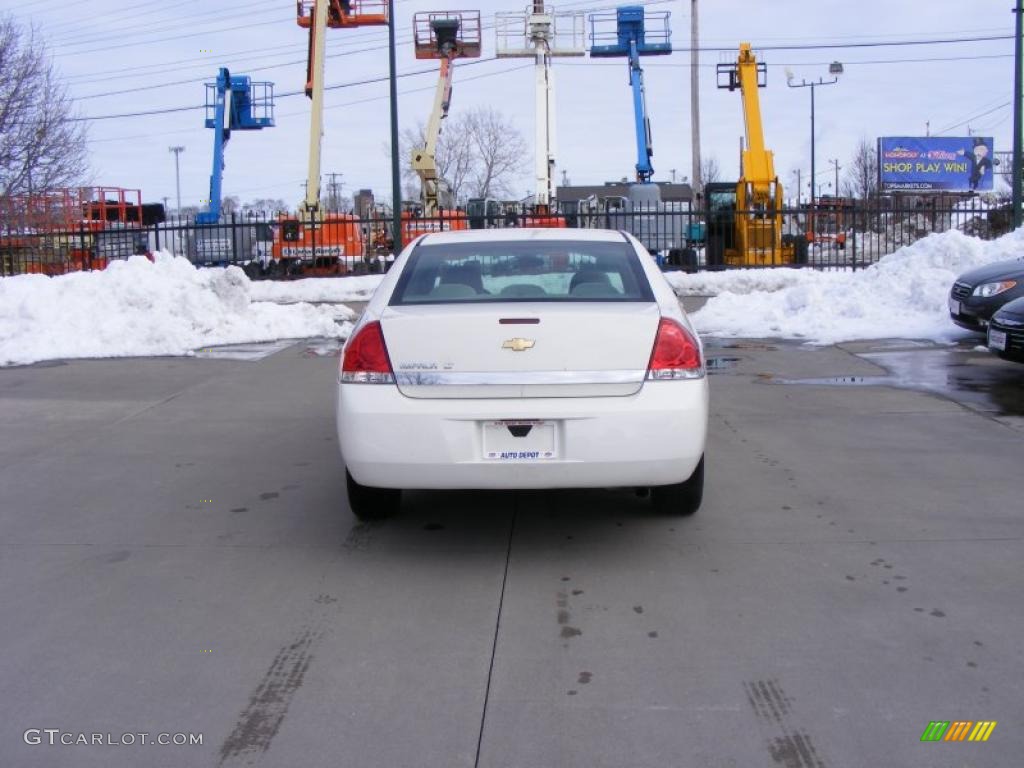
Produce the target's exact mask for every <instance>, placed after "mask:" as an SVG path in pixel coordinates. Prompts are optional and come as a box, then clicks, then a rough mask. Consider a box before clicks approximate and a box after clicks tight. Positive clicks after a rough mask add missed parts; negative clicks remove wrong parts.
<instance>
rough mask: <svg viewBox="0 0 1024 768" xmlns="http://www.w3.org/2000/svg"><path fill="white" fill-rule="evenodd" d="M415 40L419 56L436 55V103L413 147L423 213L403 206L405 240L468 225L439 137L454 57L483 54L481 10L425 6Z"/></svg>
mask: <svg viewBox="0 0 1024 768" xmlns="http://www.w3.org/2000/svg"><path fill="white" fill-rule="evenodd" d="M412 25H413V45H414V46H415V49H416V58H417V59H438V60H440V67H439V69H438V76H437V87H436V88H435V90H434V106H433V109H432V110H431V112H430V120H429V121H428V122H427V129H426V132H425V134H424V137H423V144H421V145H419V146H416V147H413V150H412V158H411V163H412V168H413V170H414V171H416V175H417V176H419V178H420V186H421V189H422V192H421V194H422V209H421V210H422V217H423V219H426V220H421V219H419V218H418V217H417V216H416V215H415V213H414V212H412V211H408V210H407V211H404V212H403V213H402V218H403V220H404V223H403V224H402V241H403V242H409V240H411V239H412V238H414V237H416V236H417V235H420V234H423V233H424V232H434V231H438V230H442V229H467V228H468V226H469V224H468V221H467V219H466V214H465V213H464V212H462V211H458V210H455V201H454V200H452V199H451V198H452V196H451V191H450V189H449V187H448V183H447V182H446V181H445V180H444V179H443V178H441V177H440V176H439V175H438V172H437V158H436V152H437V140H438V139H439V138H440V136H441V121H442V120H444V119H445V118H446V117H448V108H449V107H450V106H451V99H452V76H453V74H454V72H453V69H454V63H455V60H456V59H463V58H476V57H478V56H479V55H480V12H479V11H426V12H420V13H416V14H415V15H414V16H413V22H412Z"/></svg>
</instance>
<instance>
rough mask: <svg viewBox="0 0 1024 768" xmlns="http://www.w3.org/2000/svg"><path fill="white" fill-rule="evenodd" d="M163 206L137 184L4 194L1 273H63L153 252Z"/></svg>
mask: <svg viewBox="0 0 1024 768" xmlns="http://www.w3.org/2000/svg"><path fill="white" fill-rule="evenodd" d="M163 220H164V210H163V206H162V205H159V204H143V203H142V193H141V192H140V191H139V190H137V189H122V188H121V187H76V188H66V189H56V190H50V191H45V192H40V193H34V194H31V195H9V196H3V197H0V274H22V273H26V272H27V273H37V274H44V275H61V274H65V273H67V272H77V271H81V270H87V269H103V268H104V267H106V266H107V265H108V264H109V263H110V262H111V261H113V260H117V259H126V258H128V257H129V256H133V255H147V256H149V255H150V251H149V240H148V235H147V233H146V231H145V229H144V227H145V226H148V225H150V224H154V223H157V222H161V221H163Z"/></svg>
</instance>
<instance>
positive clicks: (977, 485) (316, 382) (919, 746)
mask: <svg viewBox="0 0 1024 768" xmlns="http://www.w3.org/2000/svg"><path fill="white" fill-rule="evenodd" d="M307 346H308V345H306V344H297V345H295V346H292V347H289V348H287V349H284V350H283V351H279V352H277V353H276V354H272V355H270V356H269V357H266V358H264V359H261V360H256V361H252V362H247V361H239V360H230V359H226V360H225V359H176V358H167V359H144V360H122V361H81V362H73V363H69V364H67V365H50V366H40V367H29V368H20V369H7V370H0V433H2V435H3V439H2V440H0V488H2V498H3V502H2V504H0V534H2V536H0V608H2V611H3V614H2V615H3V616H4V621H3V622H0V648H3V650H4V653H3V654H2V655H0V679H2V680H3V681H4V682H3V691H4V695H3V696H2V697H0V719H2V721H3V725H2V726H0V764H3V765H16V766H64V765H67V766H71V765H74V766H122V765H123V766H136V765H152V766H185V765H188V766H192V765H197V766H240V765H260V766H283V765H302V766H332V767H334V766H359V767H360V768H363V767H367V768H371V767H373V766H381V768H385V767H386V768H401V767H404V766H409V767H410V768H411V767H412V766H416V767H418V768H419V767H422V766H439V767H441V766H443V767H444V768H449V767H451V766H467V767H468V766H488V767H495V768H498V767H504V766H508V767H509V768H512V767H513V766H514V767H516V768H535V767H538V766H559V767H561V766H580V767H581V768H582V767H583V766H587V768H594V767H603V766H608V767H609V768H611V767H612V766H615V767H616V768H619V767H621V766H643V767H644V768H647V767H648V766H650V767H651V768H654V767H655V766H657V768H663V767H664V766H668V765H672V766H708V767H714V768H720V767H724V766H736V767H741V768H745V767H746V766H783V767H784V768H821V766H828V767H839V766H869V765H892V766H922V768H925V767H927V768H939V767H943V766H962V765H976V766H1010V765H1015V764H1017V762H1019V754H1020V753H1021V751H1022V750H1024V736H1022V731H1021V719H1022V717H1021V716H1022V715H1024V706H1022V704H1021V702H1022V701H1024V678H1022V677H1021V675H1020V669H1021V663H1022V661H1024V658H1022V657H1024V646H1022V641H1021V638H1022V637H1024V619H1022V615H1021V614H1022V609H1021V605H1022V603H1021V600H1020V595H1021V587H1022V584H1024V575H1022V572H1021V569H1020V563H1021V562H1022V560H1024V547H1022V544H1021V535H1022V531H1024V523H1022V519H1021V509H1020V507H1021V505H1020V501H1019V491H1018V484H1019V481H1018V479H1017V478H1018V475H1019V467H1020V457H1021V434H1020V431H1019V429H1018V428H1016V426H1015V425H1014V424H1012V423H1004V422H1003V421H1000V420H998V419H995V418H992V417H991V415H990V414H987V413H985V412H981V411H978V410H971V409H970V408H965V407H962V406H961V405H959V404H957V403H956V402H953V401H951V400H950V399H947V398H945V397H942V396H940V395H937V394H931V393H921V392H916V391H910V390H901V389H891V388H875V387H855V388H842V387H829V386H787V385H781V384H777V383H772V382H774V381H778V380H779V379H794V378H814V377H834V376H873V375H880V374H883V373H884V371H882V370H881V369H880V368H879V367H878V366H877V365H875V364H874V363H872V362H869V361H867V360H865V359H863V358H860V357H856V356H854V355H852V354H851V353H850V352H848V351H846V350H843V349H836V348H825V349H817V350H814V349H808V348H804V347H800V346H797V345H791V344H783V343H777V342H764V341H751V342H747V343H741V344H738V345H734V346H732V347H730V348H729V349H723V348H720V347H713V348H712V349H711V354H712V355H718V356H730V357H736V358H738V360H737V361H736V364H735V366H734V367H731V368H728V369H726V370H724V371H722V372H721V373H719V374H716V375H715V376H714V378H713V380H712V407H713V415H712V420H711V437H710V444H709V449H708V485H707V492H706V497H705V504H704V507H703V508H702V509H701V511H700V512H699V513H698V514H697V515H696V516H695V517H693V518H691V519H674V518H669V517H664V516H661V515H657V514H655V513H654V512H653V511H652V510H651V509H650V507H649V505H648V503H647V501H646V500H645V499H642V498H638V497H637V496H636V495H635V494H633V493H632V492H630V491H607V492H606V491H559V492H552V493H539V492H530V493H509V494H500V493H477V492H460V493H425V492H413V493H409V494H407V499H406V503H405V506H404V508H403V511H402V513H401V515H400V516H398V517H397V518H395V519H392V520H388V521H384V522H380V523H374V524H361V523H358V522H357V521H356V520H355V519H354V518H353V517H352V516H351V514H350V512H349V511H348V510H347V508H346V503H345V494H344V483H343V480H342V477H341V473H340V467H339V459H338V454H337V445H336V440H335V437H334V435H333V430H334V427H333V412H332V407H333V406H332V399H331V397H332V388H333V378H334V375H333V371H334V369H335V367H336V365H337V359H336V358H332V357H330V356H322V355H318V354H315V353H310V352H309V351H307ZM1006 365H1007V366H1009V365H1011V364H1008V363H1007V364H1006ZM1020 369H1021V370H1022V371H1024V366H1020ZM1015 370H1016V369H1012V368H1007V369H1006V371H1009V373H1005V374H1003V375H1004V376H1012V375H1014V374H1013V372H1014V371H1015ZM932 720H997V721H999V725H998V726H997V727H996V729H995V731H994V732H993V734H992V737H991V738H990V740H989V741H988V742H987V743H983V744H974V743H962V744H960V743H936V744H930V743H929V744H925V743H921V742H920V737H921V734H922V732H923V731H924V729H925V727H926V726H927V725H928V723H929V721H932ZM26 729H40V730H42V729H59V730H60V732H61V733H67V734H72V735H77V734H79V733H85V734H92V733H101V734H104V735H105V734H107V733H110V734H112V735H113V736H114V738H115V739H120V738H121V735H122V734H124V733H135V734H138V733H140V732H146V733H149V734H151V735H152V736H154V737H155V735H156V734H158V733H160V732H169V733H178V732H186V733H202V735H203V743H202V745H201V746H150V745H145V746H143V745H140V744H138V743H136V744H132V745H123V744H122V745H88V746H86V745H71V746H61V745H59V744H58V745H54V746H50V745H48V744H47V743H46V742H45V734H43V743H42V744H38V745H35V744H26V743H25V739H24V732H25V731H26ZM135 740H136V741H138V737H135ZM58 741H59V736H58Z"/></svg>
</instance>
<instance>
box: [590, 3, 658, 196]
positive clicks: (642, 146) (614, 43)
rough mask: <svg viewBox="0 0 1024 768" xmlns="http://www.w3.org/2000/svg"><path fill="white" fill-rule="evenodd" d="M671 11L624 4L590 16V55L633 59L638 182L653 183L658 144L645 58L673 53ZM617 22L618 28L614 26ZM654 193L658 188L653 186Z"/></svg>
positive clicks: (631, 80) (631, 78)
mask: <svg viewBox="0 0 1024 768" xmlns="http://www.w3.org/2000/svg"><path fill="white" fill-rule="evenodd" d="M668 19H669V12H668V11H657V12H652V11H647V12H645V11H644V8H643V7H642V6H638V5H624V6H620V7H619V8H617V9H615V12H614V15H613V14H612V13H611V12H605V13H593V14H591V15H590V26H591V32H590V41H591V43H590V55H591V56H592V57H612V56H626V57H627V58H628V59H629V84H630V87H631V88H632V91H633V117H634V120H635V124H636V155H637V159H636V180H637V182H638V183H639V184H643V185H648V184H651V177H652V176H653V175H654V167H653V166H652V165H651V158H652V157H653V156H654V145H653V142H652V139H651V120H650V117H649V116H648V113H647V97H646V94H645V92H644V71H643V68H642V67H641V66H640V58H641V57H642V56H659V55H666V54H670V53H672V32H671V30H670V29H669V26H668ZM611 22H614V27H612V26H611ZM651 188H652V190H657V187H655V186H654V185H651Z"/></svg>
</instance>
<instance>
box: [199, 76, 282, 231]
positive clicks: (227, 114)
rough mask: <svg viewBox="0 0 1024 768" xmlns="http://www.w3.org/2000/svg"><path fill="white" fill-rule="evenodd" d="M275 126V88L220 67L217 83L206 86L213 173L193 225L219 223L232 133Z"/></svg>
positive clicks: (207, 124) (207, 121)
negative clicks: (207, 195) (204, 204)
mask: <svg viewBox="0 0 1024 768" xmlns="http://www.w3.org/2000/svg"><path fill="white" fill-rule="evenodd" d="M273 125H274V84H273V83H262V82H261V83H254V82H252V81H251V80H250V79H249V76H248V75H234V76H232V75H231V73H229V72H228V70H227V68H226V67H221V69H220V72H219V73H218V74H217V80H216V82H213V83H207V84H206V127H207V128H213V130H214V137H213V173H212V174H211V175H210V201H209V207H208V208H207V210H205V211H202V212H200V213H197V214H196V224H216V223H217V222H218V221H220V200H221V182H222V180H223V177H224V148H225V147H226V146H227V143H228V140H229V139H230V138H231V132H232V131H258V130H261V129H263V128H272V127H273Z"/></svg>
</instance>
